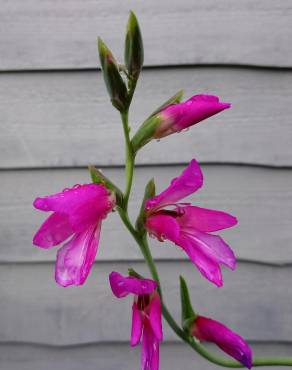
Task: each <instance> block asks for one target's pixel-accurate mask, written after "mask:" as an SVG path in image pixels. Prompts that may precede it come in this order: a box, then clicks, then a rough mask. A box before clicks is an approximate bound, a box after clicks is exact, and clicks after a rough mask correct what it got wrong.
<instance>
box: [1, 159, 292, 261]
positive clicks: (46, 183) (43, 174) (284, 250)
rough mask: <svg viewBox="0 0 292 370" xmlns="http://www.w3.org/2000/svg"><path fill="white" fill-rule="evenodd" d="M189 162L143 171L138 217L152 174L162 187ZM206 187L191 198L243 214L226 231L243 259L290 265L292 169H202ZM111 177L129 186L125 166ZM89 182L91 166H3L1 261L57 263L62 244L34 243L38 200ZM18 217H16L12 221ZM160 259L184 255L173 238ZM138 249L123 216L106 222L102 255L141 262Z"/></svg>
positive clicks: (156, 248) (157, 247)
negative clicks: (14, 168) (58, 247)
mask: <svg viewBox="0 0 292 370" xmlns="http://www.w3.org/2000/svg"><path fill="white" fill-rule="evenodd" d="M183 168H184V166H168V167H166V166H163V167H145V168H143V167H142V168H138V169H137V171H136V177H135V187H134V193H133V197H132V199H131V203H130V212H131V214H132V216H133V218H134V217H135V216H136V215H135V212H137V210H138V209H139V207H140V198H141V196H142V194H143V191H144V189H143V187H144V185H145V184H146V182H147V181H149V179H150V178H151V177H154V178H155V180H156V183H157V190H158V191H160V190H162V189H163V188H164V187H165V186H166V185H167V184H168V183H169V182H170V180H171V179H172V178H173V177H175V176H177V175H178V174H179V173H180V172H181V171H182V170H183ZM202 169H203V171H204V175H205V184H204V186H203V188H202V189H201V190H200V191H198V192H197V193H196V194H194V196H192V197H190V198H189V199H190V200H192V201H193V202H194V204H198V205H200V206H203V207H207V208H215V209H223V210H226V211H228V212H230V213H233V214H234V215H236V216H237V217H238V219H239V226H237V227H235V228H231V229H230V230H226V231H224V232H221V234H222V235H224V236H225V238H226V240H227V241H228V242H229V243H230V245H231V246H232V248H234V250H235V252H236V254H237V256H238V257H239V258H242V259H245V260H250V261H262V262H269V263H276V264H277V263H278V264H285V263H291V262H292V245H291V227H290V226H291V224H292V208H291V207H292V204H291V202H290V199H291V197H292V193H291V192H292V172H291V170H287V169H286V170H283V169H282V170H280V169H277V170H275V169H267V168H255V167H236V166H216V165H205V166H203V167H202ZM104 171H105V173H106V175H107V176H109V177H110V178H112V179H114V180H115V182H116V183H117V184H119V185H120V186H123V185H124V184H123V182H124V178H123V176H124V174H123V170H122V169H121V168H120V169H117V168H116V169H105V170H104ZM88 180H89V176H88V173H87V171H86V170H85V169H84V170H77V169H74V170H73V169H72V170H69V169H67V170H47V171H45V170H42V171H40V170H34V171H32V170H31V171H27V170H26V171H2V172H0V181H1V186H2V191H1V192H0V261H1V262H30V261H48V260H49V261H52V260H54V259H55V249H54V248H53V249H52V250H50V251H47V250H46V251H44V250H42V249H38V248H35V247H32V246H31V240H32V235H33V234H34V233H35V232H36V230H37V228H38V227H39V226H40V224H41V222H43V220H44V219H45V218H46V217H47V214H45V213H43V212H39V211H36V210H34V209H33V207H32V202H33V199H34V198H35V197H37V196H39V195H46V194H51V193H54V192H57V191H60V190H62V189H63V188H65V187H68V186H73V185H74V184H76V183H78V182H79V183H86V182H88ZM11 220H13V221H11ZM153 253H154V255H155V256H156V257H157V258H162V259H170V258H171V259H173V258H180V259H181V258H184V254H183V253H182V252H181V251H179V250H178V248H177V247H175V246H174V245H172V244H171V243H170V242H165V243H163V244H161V243H159V242H156V241H154V240H153ZM140 258H141V254H140V251H139V249H138V248H137V247H136V245H135V244H134V242H133V240H132V239H131V237H130V235H128V233H127V232H126V230H124V228H123V226H122V224H121V221H120V220H119V217H118V215H117V214H112V215H109V216H108V218H107V219H106V220H105V221H104V223H103V226H102V237H101V243H100V249H99V253H98V260H125V259H133V260H136V259H140Z"/></svg>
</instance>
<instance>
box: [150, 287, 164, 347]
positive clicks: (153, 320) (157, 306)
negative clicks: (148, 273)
mask: <svg viewBox="0 0 292 370" xmlns="http://www.w3.org/2000/svg"><path fill="white" fill-rule="evenodd" d="M149 320H150V325H151V327H152V330H153V332H154V334H155V336H156V338H157V340H158V341H162V340H163V333H162V323H161V302H160V297H159V294H158V293H157V292H155V293H154V295H153V297H152V299H151V302H150V307H149Z"/></svg>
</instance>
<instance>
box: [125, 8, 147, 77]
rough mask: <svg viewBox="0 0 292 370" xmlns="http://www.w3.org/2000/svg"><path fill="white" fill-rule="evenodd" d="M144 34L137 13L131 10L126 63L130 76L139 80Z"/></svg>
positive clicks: (142, 58)
mask: <svg viewBox="0 0 292 370" xmlns="http://www.w3.org/2000/svg"><path fill="white" fill-rule="evenodd" d="M143 60H144V51H143V41H142V35H141V31H140V27H139V23H138V20H137V18H136V16H135V14H134V13H133V12H132V11H130V16H129V20H128V24H127V31H126V40H125V65H126V67H127V69H128V72H129V75H130V77H132V78H133V79H135V80H137V79H138V76H139V73H140V71H141V69H142V66H143Z"/></svg>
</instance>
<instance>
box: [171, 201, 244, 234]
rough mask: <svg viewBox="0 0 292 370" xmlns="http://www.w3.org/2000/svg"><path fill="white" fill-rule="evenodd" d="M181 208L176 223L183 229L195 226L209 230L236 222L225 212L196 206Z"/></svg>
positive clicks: (202, 229)
mask: <svg viewBox="0 0 292 370" xmlns="http://www.w3.org/2000/svg"><path fill="white" fill-rule="evenodd" d="M181 209H182V211H183V213H182V216H181V217H178V223H179V224H180V225H181V227H183V228H184V229H188V228H195V229H197V230H199V231H204V232H211V231H218V230H222V229H226V228H229V227H232V226H234V225H236V224H237V219H236V218H235V217H234V216H231V215H230V214H228V213H226V212H222V211H217V210H212V209H207V208H201V207H196V206H186V207H182V208H181Z"/></svg>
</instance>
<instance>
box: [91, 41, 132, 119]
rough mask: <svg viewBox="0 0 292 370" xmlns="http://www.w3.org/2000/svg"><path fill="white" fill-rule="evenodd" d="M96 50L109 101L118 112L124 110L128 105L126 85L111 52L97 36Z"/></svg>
mask: <svg viewBox="0 0 292 370" xmlns="http://www.w3.org/2000/svg"><path fill="white" fill-rule="evenodd" d="M98 51H99V58H100V64H101V67H102V72H103V77H104V81H105V84H106V87H107V90H108V93H109V96H110V98H111V102H112V104H113V106H114V107H115V108H116V109H118V110H119V111H120V112H124V111H125V110H126V109H127V107H128V105H129V102H128V100H129V99H128V91H127V87H126V84H125V83H124V81H123V79H122V76H121V74H120V72H119V67H118V64H117V62H116V60H115V58H114V56H113V54H112V52H111V51H110V50H109V48H108V47H107V46H106V45H105V43H104V42H103V41H102V40H101V38H100V37H99V38H98Z"/></svg>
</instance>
